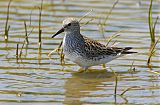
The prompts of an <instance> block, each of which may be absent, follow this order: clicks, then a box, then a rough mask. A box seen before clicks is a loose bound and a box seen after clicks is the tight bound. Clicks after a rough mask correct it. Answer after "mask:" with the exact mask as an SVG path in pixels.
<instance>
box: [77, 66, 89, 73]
mask: <svg viewBox="0 0 160 105" xmlns="http://www.w3.org/2000/svg"><path fill="white" fill-rule="evenodd" d="M87 70H88V67H84V68H80V69H79V70H78V72H79V73H83V72H87Z"/></svg>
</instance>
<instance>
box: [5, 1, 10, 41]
mask: <svg viewBox="0 0 160 105" xmlns="http://www.w3.org/2000/svg"><path fill="white" fill-rule="evenodd" d="M11 1H12V0H10V1H9V3H8V6H7V18H6V23H5V31H4V38H5V40H6V41H7V40H8V33H9V29H10V25H8V20H9V9H10V5H11Z"/></svg>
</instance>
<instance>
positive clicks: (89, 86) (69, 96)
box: [64, 70, 115, 105]
mask: <svg viewBox="0 0 160 105" xmlns="http://www.w3.org/2000/svg"><path fill="white" fill-rule="evenodd" d="M114 76H115V75H114V73H113V72H107V71H106V70H93V71H90V72H83V73H78V72H77V73H72V77H71V78H69V79H68V80H67V81H66V83H65V85H64V89H65V90H66V92H65V100H64V104H67V105H81V104H83V103H84V102H82V101H81V100H80V99H81V98H83V97H89V95H90V93H91V92H94V91H97V90H103V88H100V87H98V86H100V85H103V84H102V82H112V81H114V79H115V78H114ZM85 103H87V102H85ZM88 104H89V103H88Z"/></svg>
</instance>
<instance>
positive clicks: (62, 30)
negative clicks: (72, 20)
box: [52, 28, 64, 38]
mask: <svg viewBox="0 0 160 105" xmlns="http://www.w3.org/2000/svg"><path fill="white" fill-rule="evenodd" d="M62 32H64V28H61V29H60V30H59V31H58V32H56V33H55V34H54V35H53V36H52V38H54V37H55V36H57V35H58V34H60V33H62Z"/></svg>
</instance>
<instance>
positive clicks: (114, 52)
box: [52, 18, 136, 70]
mask: <svg viewBox="0 0 160 105" xmlns="http://www.w3.org/2000/svg"><path fill="white" fill-rule="evenodd" d="M62 32H65V36H64V38H63V44H62V47H63V52H64V54H65V56H66V57H67V58H68V59H70V60H71V61H73V62H75V63H76V64H78V65H79V66H80V67H82V68H83V69H84V70H87V69H88V68H89V67H91V66H95V65H99V64H105V63H107V62H110V61H112V60H113V59H115V58H118V57H121V56H123V55H126V54H132V53H136V52H131V51H128V50H130V49H132V47H125V48H118V47H107V46H105V45H103V44H101V43H99V42H97V41H95V40H92V39H90V38H88V37H85V36H83V35H81V33H80V24H79V21H78V20H76V19H75V18H67V19H65V20H64V21H63V25H62V28H61V29H60V30H59V31H58V32H57V33H55V34H54V35H53V36H52V38H54V37H55V36H56V35H58V34H60V33H62Z"/></svg>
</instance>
